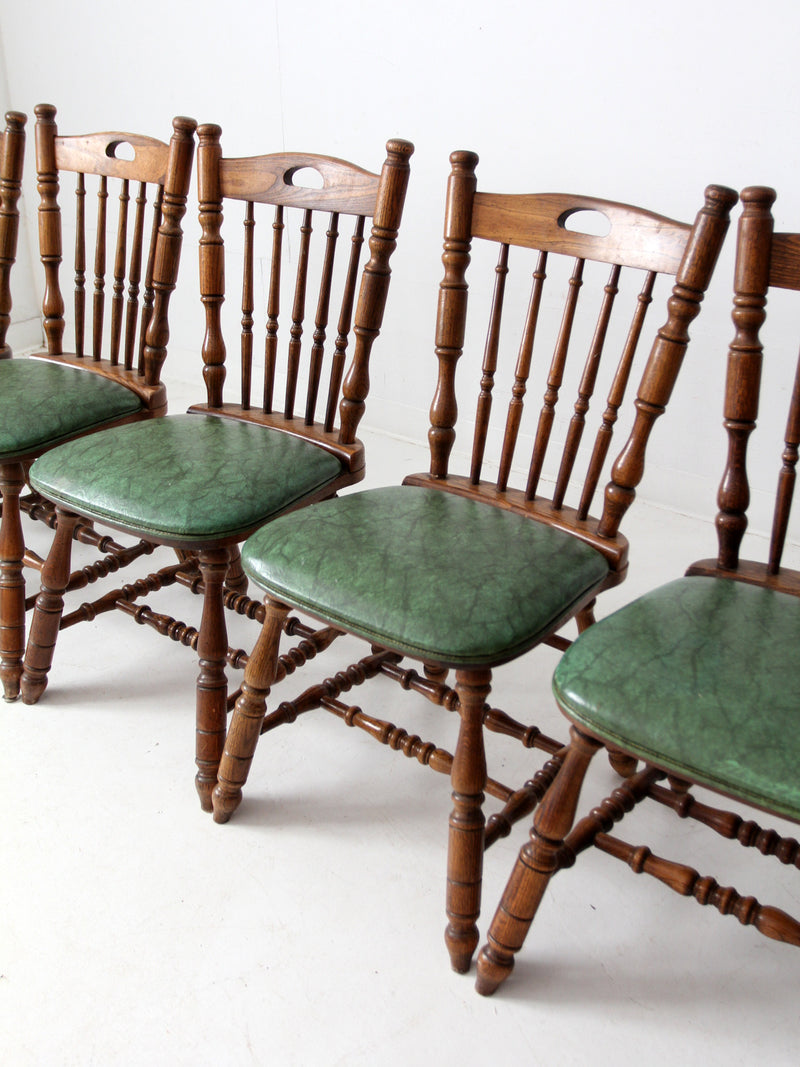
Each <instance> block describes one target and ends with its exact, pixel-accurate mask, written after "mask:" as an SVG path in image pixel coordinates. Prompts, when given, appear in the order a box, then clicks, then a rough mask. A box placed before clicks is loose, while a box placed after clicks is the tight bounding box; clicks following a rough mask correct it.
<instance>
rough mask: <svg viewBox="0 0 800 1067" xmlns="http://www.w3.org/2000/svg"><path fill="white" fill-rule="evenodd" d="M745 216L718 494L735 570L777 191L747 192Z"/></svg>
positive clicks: (728, 559)
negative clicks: (725, 445)
mask: <svg viewBox="0 0 800 1067" xmlns="http://www.w3.org/2000/svg"><path fill="white" fill-rule="evenodd" d="M741 199H742V205H743V206H742V214H741V216H740V217H739V232H738V241H737V246H736V267H735V272H734V297H733V311H732V312H731V318H732V319H733V325H734V336H733V340H732V341H731V344H730V348H729V350H728V369H727V376H726V381H725V408H724V412H723V425H724V427H725V429H726V431H727V433H728V454H727V459H726V462H725V470H724V472H723V475H722V480H721V482H720V486H719V491H718V493H717V505H718V507H719V513H718V514H717V518H716V526H717V538H718V542H719V555H718V564H719V566H720V567H722V568H723V569H725V570H735V569H736V567H737V566H738V563H739V549H740V546H741V543H742V538H743V536H744V533H745V530H746V529H747V507H748V505H749V503H750V486H749V483H748V479H747V467H746V461H747V445H748V441H749V439H750V434H751V433H752V432H753V430H754V429H755V425H756V419H757V417H758V396H759V388H760V384H761V365H762V358H763V346H762V344H761V340H760V337H759V331H760V329H761V327H762V325H763V324H764V320H765V319H766V317H767V313H766V304H767V290H768V288H769V268H770V250H771V245H772V230H773V218H772V211H771V210H770V209H771V207H772V205H773V203H774V202H775V191H774V190H773V189H769V188H765V187H751V188H749V189H745V190H744V191H743V192H742V197H741Z"/></svg>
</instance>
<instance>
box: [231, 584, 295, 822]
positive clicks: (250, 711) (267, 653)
mask: <svg viewBox="0 0 800 1067" xmlns="http://www.w3.org/2000/svg"><path fill="white" fill-rule="evenodd" d="M264 604H265V607H266V609H267V614H266V617H265V619H264V625H263V626H262V627H261V633H260V634H259V635H258V641H257V642H256V645H255V648H254V649H253V651H252V653H251V654H250V658H249V659H248V661H247V667H246V668H245V672H244V680H243V682H242V693H241V696H240V697H239V699H238V700H237V701H236V707H235V708H234V712H233V717H232V719H231V726H230V730H229V731H228V738H227V741H226V743H225V751H224V753H223V755H222V761H221V762H220V766H219V774H218V782H217V787H216V789H215V790H214V795H213V804H214V821H215V822H220V823H222V822H227V821H228V819H230V817H231V815H232V814H233V813H234V811H236V809H237V808H238V806H239V804H240V802H241V799H242V787H243V786H244V783H245V782H246V781H247V775H248V773H249V771H250V764H251V762H252V760H253V754H254V752H255V750H256V745H257V744H258V738H259V735H260V733H261V724H262V723H263V721H264V714H265V712H266V707H267V695H268V694H269V690H270V686H271V685H272V684H273V682H274V681H275V675H276V673H277V668H278V651H279V648H280V641H281V636H282V634H283V624H284V620H285V619H286V616H287V615H288V614H289V608H288V607H287V606H286V605H285V604H281V603H279V602H278V601H277V600H271V599H270V598H269V597H267V598H266V599H265V601H264Z"/></svg>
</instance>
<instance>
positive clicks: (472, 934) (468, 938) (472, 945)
mask: <svg viewBox="0 0 800 1067" xmlns="http://www.w3.org/2000/svg"><path fill="white" fill-rule="evenodd" d="M478 939H479V934H478V927H477V926H475V925H474V924H473V925H472V926H471V927H469V928H464V927H461V928H460V929H456V928H455V927H454V926H453V924H452V923H448V925H447V929H446V930H445V932H444V940H445V943H446V945H447V951H448V952H449V953H450V966H451V967H452V968H453V970H454V971H455V972H456V973H457V974H466V973H467V971H468V970H469V968H470V964H471V963H472V957H473V955H474V954H475V949H476V948H477V947H478Z"/></svg>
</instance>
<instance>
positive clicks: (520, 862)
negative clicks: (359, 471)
mask: <svg viewBox="0 0 800 1067" xmlns="http://www.w3.org/2000/svg"><path fill="white" fill-rule="evenodd" d="M741 200H742V214H741V216H740V219H739V227H738V240H737V252H736V267H735V276H734V299H733V310H732V316H731V317H732V320H733V326H734V335H733V339H732V341H731V343H730V346H729V349H728V360H727V372H726V383H725V400H724V409H723V426H724V429H725V432H726V435H727V441H728V452H727V457H726V463H725V469H724V472H723V477H722V481H721V483H720V487H719V491H718V494H717V503H718V506H719V512H718V514H717V518H716V527H717V536H718V544H719V553H718V556H717V558H716V559H706V560H700V561H698V562H696V563H693V564H692V565H691V566H690V567H689V569H688V571H687V574H688V575H702V576H714V577H717V578H724V579H728V580H732V581H741V582H746V583H749V584H754V585H758V586H762V587H764V588H767V589H773V590H776V591H780V592H784V593H789V594H791V595H792V596H800V572H798V571H797V570H792V569H789V568H786V567H784V566H783V565H782V552H783V547H784V543H785V539H786V535H787V527H788V518H789V512H790V509H791V503H792V496H793V491H794V482H795V470H796V464H797V458H798V446H799V445H800V360H798V362H797V365H796V366H794V367H792V368H791V372H792V376H793V382H792V386H791V390H790V391H789V393H788V416H787V419H786V424H785V426H786V429H785V433H784V440H785V444H784V449H783V453H782V455H781V456H780V457H779V460H780V465H779V469H778V472H777V488H776V494H775V508H774V520H773V528H772V536H771V539H770V544H769V548H768V552H767V558H766V559H765V560H763V561H758V560H750V559H742V558H741V549H742V544H743V538H744V536H745V533H746V530H747V523H748V517H747V511H748V506H749V503H750V487H749V480H748V473H747V459H748V448H749V444H750V440H751V437H752V435H753V433H754V432H755V431H756V428H757V419H758V413H759V398H760V389H761V375H762V366H763V360H764V352H763V346H762V342H761V338H760V331H761V328H762V326H763V325H764V322H765V320H766V317H767V311H766V307H767V297H768V292H769V289H770V287H780V288H786V289H793V290H796V291H798V292H800V237H798V235H796V234H774V233H773V218H772V210H771V208H772V204H773V203H774V200H775V193H774V191H773V190H772V189H769V188H766V187H761V186H754V187H750V188H747V189H745V190H744V191H743V192H742V194H741ZM773 419H774V412H773V411H772V410H770V412H769V419H768V421H770V422H771V421H773ZM707 640H708V637H707V633H705V632H699V633H698V634H697V641H698V644H699V645H700V646H704V645H705V644H706V643H707ZM624 654H625V653H624V650H621V655H623V656H624ZM626 667H628V664H627V663H626ZM629 669H630V670H631V671H636V670H640V669H641V665H640V664H636V663H630V666H629ZM747 670H748V671H758V663H757V662H755V661H754V662H752V663H748V665H747ZM612 699H613V694H611V693H609V700H612ZM694 710H695V709H693V711H694ZM562 711H564V713H565V715H567V717H569V713H568V711H567V709H566V708H562ZM769 713H770V709H769V707H763V708H762V707H758V708H753V715H769ZM700 714H701V712H700V710H699V709H697V715H700ZM571 736H572V743H571V745H570V746H569V748H568V749H567V752H566V755H565V758H564V761H563V764H562V766H561V769H560V770H559V772H558V774H557V776H556V778H555V780H554V783H553V784H552V786H550V788H549V789H548V791H547V793H546V794H545V798H544V800H543V802H542V803H541V804H540V806H539V808H538V810H537V813H536V816H535V819H534V825H533V829H532V830H531V836H530V841H529V842H528V844H526V845H524V846H523V848H522V850H521V852H520V854H519V857H518V859H517V862H516V864H515V867H514V869H513V871H512V873H511V876H510V878H509V881H508V883H507V885H506V888H505V890H504V893H503V896H502V899H501V901H500V904H499V906H498V909H497V912H496V914H495V917H494V919H493V920H492V924H491V927H490V929H489V933H488V939H487V944H486V945H485V946H484V947H483V948H482V949H481V952H480V955H479V959H478V977H477V983H476V988H477V989H478V992H480V993H483V994H484V995H490V994H492V993H494V992H495V990H496V989H497V988H498V987H499V985H500V984H501V983H502V982H503V981H504V980H505V978H507V977H508V975H509V973H510V972H511V969H512V967H513V963H514V956H515V953H516V952H518V951H519V949H520V948H521V947H522V944H523V942H524V940H525V936H526V934H527V931H528V929H529V927H530V924H531V923H532V921H533V919H534V918H535V916H536V912H537V909H538V906H539V903H540V901H541V899H542V897H543V895H544V893H545V891H546V889H547V886H548V884H549V881H550V878H551V877H552V875H553V874H554V873H555V872H556V871H557V870H560V869H563V868H566V867H570V866H571V865H572V864H573V863H574V862H575V859H576V857H577V855H578V854H579V853H581V852H582V851H584V850H585V849H587V848H590V847H595V848H597V849H599V850H600V851H602V852H605V853H606V854H607V855H610V856H613V857H614V858H616V859H619V860H622V861H623V862H624V863H626V864H627V865H628V866H629V867H630V868H631V870H633V871H634V872H635V873H637V874H639V873H645V874H649V875H651V876H652V877H654V878H656V879H658V880H659V881H660V882H662V883H663V884H664V885H666V886H668V887H669V888H670V889H672V890H673V891H674V892H676V893H679V894H680V895H682V896H687V897H693V898H694V899H695V900H696V901H697V902H698V903H699V904H702V905H711V906H713V907H715V908H717V910H718V911H719V912H720V913H721V914H722V915H732V916H734V917H735V918H737V919H738V920H739V922H740V923H742V925H745V926H754V927H755V928H756V929H757V930H758V931H759V932H760V933H762V934H764V935H765V936H766V937H770V938H773V939H775V940H778V941H784V942H786V943H788V944H792V945H797V946H800V921H798V920H797V919H795V918H793V917H792V916H790V915H787V914H786V913H785V912H783V911H781V910H780V909H778V908H775V907H772V906H766V905H762V904H760V903H759V901H758V900H756V898H755V897H752V896H743V895H742V894H741V893H739V892H738V890H736V889H734V888H732V887H730V886H727V887H726V886H721V885H720V884H719V883H718V882H717V880H716V879H715V878H713V877H711V876H710V875H701V874H700V873H699V872H698V871H696V870H694V869H693V868H691V867H689V866H687V865H685V864H682V863H679V862H676V861H675V860H672V859H667V858H665V857H662V856H658V855H655V854H654V853H653V852H652V851H651V849H650V848H649V847H648V846H646V845H640V846H634V845H631V844H629V843H628V842H626V841H623V840H620V839H619V838H617V837H613V836H610V831H611V830H612V829H613V828H614V826H615V825H616V824H617V823H618V822H620V821H621V820H622V819H623V818H624V816H625V815H626V814H628V813H629V812H631V811H632V810H633V809H634V808H635V807H636V806H637V805H638V804H640V803H642V802H645V801H647V800H653V801H655V802H657V803H659V804H661V805H663V806H665V807H667V808H670V809H671V810H672V811H674V812H675V814H676V815H677V816H679V817H680V818H682V819H692V820H694V821H695V822H696V823H699V824H701V825H702V826H704V827H706V828H708V829H709V830H712V831H713V832H714V833H716V834H719V835H720V836H722V837H724V838H726V839H728V840H732V841H737V842H738V843H739V844H740V845H742V846H744V847H745V848H752V849H757V850H758V852H760V853H761V854H762V855H765V856H775V857H777V859H778V860H779V861H780V862H781V863H784V864H791V865H793V866H796V867H798V866H800V843H798V841H797V840H795V839H794V838H790V837H784V836H781V834H779V833H778V832H777V831H776V830H773V829H769V828H763V827H762V826H761V825H759V824H758V823H756V822H755V821H753V820H752V819H743V818H742V817H741V816H740V815H738V814H737V813H735V812H732V811H727V810H724V809H723V808H720V807H716V806H715V805H712V804H709V803H703V802H700V801H698V800H697V799H696V798H695V797H694V796H693V795H692V793H691V792H690V788H691V785H692V783H691V782H689V781H687V780H685V779H684V778H681V779H677V778H675V777H674V776H672V775H670V774H669V773H668V768H665V767H663V766H659V758H658V753H651V755H650V758H651V762H650V763H648V764H645V765H644V766H643V767H642V769H640V770H635V768H636V760H635V759H634V758H633V757H632V756H629V755H626V754H625V753H623V752H617V753H616V756H617V759H618V761H619V766H620V769H621V770H622V772H623V773H625V774H626V775H628V777H627V778H626V780H625V781H623V782H622V783H621V784H620V785H619V786H618V787H617V788H616V789H615V790H614V791H613V792H612V793H611V794H610V795H609V796H607V797H605V798H604V799H603V800H602V801H601V802H600V803H599V804H597V805H596V806H595V807H593V808H592V809H591V811H589V813H588V814H587V815H585V816H584V817H583V818H581V819H580V820H579V821H578V822H577V823H575V825H574V826H573V821H574V818H575V812H576V805H577V800H578V796H579V793H580V790H581V786H582V782H583V779H584V775H585V772H586V769H587V767H588V764H589V760H590V759H591V757H592V755H593V754H594V753H595V752H596V751H597V750H598V749H599V748H600V747H601V745H602V743H607V742H608V740H609V738H607V737H604V736H603V735H602V734H601V733H599V732H598V733H597V734H596V736H591V731H587V730H586V729H585V728H584V727H583V726H581V727H580V728H578V727H577V726H572V727H571ZM664 779H667V780H668V783H669V784H668V785H664V784H661V783H662V781H663V780H664ZM706 788H709V787H706ZM718 791H719V792H722V790H721V789H719V790H718ZM723 795H724V796H726V797H728V798H730V799H732V800H734V801H741V802H746V803H750V804H752V799H751V798H750V797H748V796H746V795H742V796H739V795H737V793H736V791H735V789H732V788H730V787H729V788H726V790H725V792H724V793H723ZM764 810H766V811H767V812H768V813H770V814H773V815H776V814H777V815H782V816H783V817H784V818H785V814H783V813H781V812H770V811H769V808H768V807H765V809H764ZM559 882H560V879H559Z"/></svg>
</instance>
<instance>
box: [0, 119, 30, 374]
mask: <svg viewBox="0 0 800 1067" xmlns="http://www.w3.org/2000/svg"><path fill="white" fill-rule="evenodd" d="M5 119H6V128H5V130H4V131H3V135H2V138H0V359H9V358H10V356H11V347H10V345H9V344H8V343H7V341H6V335H7V333H8V327H9V324H10V322H11V268H12V267H13V266H14V260H15V259H16V258H17V234H18V232H19V210H18V208H17V201H18V200H19V194H20V187H21V183H22V166H23V161H24V157H25V123H26V122H27V121H28V120H27V116H25V115H23V114H22V112H20V111H7V112H6V116H5Z"/></svg>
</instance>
